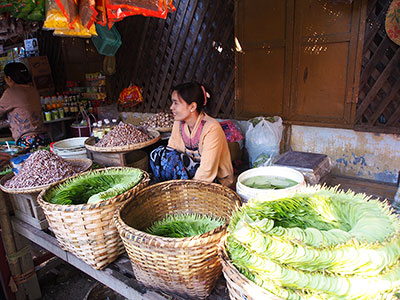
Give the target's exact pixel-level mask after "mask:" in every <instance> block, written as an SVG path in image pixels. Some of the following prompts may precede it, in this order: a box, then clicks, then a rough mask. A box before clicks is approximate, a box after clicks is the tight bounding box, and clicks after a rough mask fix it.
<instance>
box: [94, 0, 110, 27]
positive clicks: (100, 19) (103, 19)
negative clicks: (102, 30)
mask: <svg viewBox="0 0 400 300" xmlns="http://www.w3.org/2000/svg"><path fill="white" fill-rule="evenodd" d="M95 2H96V6H95V8H96V11H97V15H96V21H95V23H96V24H99V25H101V26H106V25H107V14H106V0H95Z"/></svg>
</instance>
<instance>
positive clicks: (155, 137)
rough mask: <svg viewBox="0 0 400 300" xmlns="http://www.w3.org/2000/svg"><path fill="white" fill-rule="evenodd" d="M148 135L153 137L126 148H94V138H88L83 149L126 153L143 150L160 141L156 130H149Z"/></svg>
mask: <svg viewBox="0 0 400 300" xmlns="http://www.w3.org/2000/svg"><path fill="white" fill-rule="evenodd" d="M148 133H149V134H150V135H151V136H152V137H153V138H152V139H151V140H148V141H146V142H143V143H136V144H131V145H126V146H118V147H97V146H95V145H94V144H95V140H94V137H91V138H88V139H87V140H86V141H85V147H86V149H88V150H90V151H94V152H126V151H132V150H138V149H142V148H145V147H147V146H150V145H152V144H154V143H156V142H158V140H159V139H160V133H159V132H158V131H156V130H152V129H149V130H148Z"/></svg>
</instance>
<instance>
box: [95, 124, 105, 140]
mask: <svg viewBox="0 0 400 300" xmlns="http://www.w3.org/2000/svg"><path fill="white" fill-rule="evenodd" d="M97 127H98V130H99V131H98V137H99V140H100V139H101V138H102V137H103V136H104V128H103V121H97Z"/></svg>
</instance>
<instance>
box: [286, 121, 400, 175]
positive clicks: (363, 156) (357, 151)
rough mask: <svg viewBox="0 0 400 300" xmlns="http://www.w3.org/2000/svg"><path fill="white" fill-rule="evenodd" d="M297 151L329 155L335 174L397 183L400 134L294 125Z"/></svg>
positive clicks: (293, 139) (294, 148)
mask: <svg viewBox="0 0 400 300" xmlns="http://www.w3.org/2000/svg"><path fill="white" fill-rule="evenodd" d="M290 146H291V147H292V149H293V150H295V151H305V152H315V153H323V154H327V155H328V156H329V157H330V158H331V159H332V160H333V162H334V163H335V166H334V167H333V170H332V173H333V174H338V175H345V176H355V177H360V178H366V179H372V180H377V181H384V182H389V183H396V182H397V178H398V174H399V170H400V136H399V135H394V134H377V133H370V132H358V131H354V130H348V129H336V128H323V127H311V126H297V125H293V126H292V135H291V139H290Z"/></svg>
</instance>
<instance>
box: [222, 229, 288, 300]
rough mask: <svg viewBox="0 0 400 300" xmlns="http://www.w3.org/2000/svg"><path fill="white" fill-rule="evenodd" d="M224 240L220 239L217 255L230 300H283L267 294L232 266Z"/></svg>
mask: <svg viewBox="0 0 400 300" xmlns="http://www.w3.org/2000/svg"><path fill="white" fill-rule="evenodd" d="M225 238H226V236H225V237H224V238H223V239H221V242H220V244H219V249H218V255H219V257H220V258H221V263H222V273H223V274H224V277H225V280H226V285H227V287H228V291H229V297H230V299H231V300H243V299H247V300H258V299H266V300H283V298H280V297H278V296H275V295H273V294H271V293H269V292H268V291H267V290H265V289H263V288H262V287H260V286H258V285H256V284H255V283H254V282H253V281H251V280H249V279H248V278H247V277H245V276H244V275H243V274H241V273H240V272H239V271H238V269H236V268H235V266H234V265H233V264H232V262H231V260H230V259H229V257H228V254H227V253H226V248H225Z"/></svg>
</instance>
